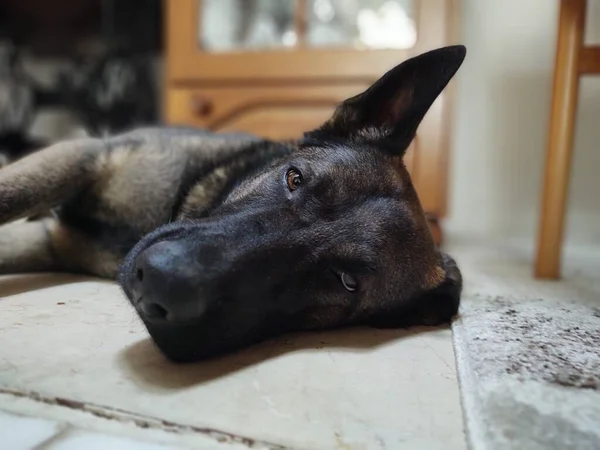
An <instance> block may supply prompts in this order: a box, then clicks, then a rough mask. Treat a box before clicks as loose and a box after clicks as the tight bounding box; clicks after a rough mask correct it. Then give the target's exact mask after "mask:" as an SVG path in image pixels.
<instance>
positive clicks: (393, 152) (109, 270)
mask: <svg viewBox="0 0 600 450" xmlns="http://www.w3.org/2000/svg"><path fill="white" fill-rule="evenodd" d="M465 55H466V49H465V47H464V46H450V47H444V48H439V49H436V50H431V51H429V52H426V53H423V54H421V55H418V56H415V57H413V58H410V59H407V60H405V61H404V62H402V63H400V64H399V65H397V66H396V67H394V68H392V69H391V70H390V71H388V72H387V73H385V74H384V75H383V76H382V77H381V78H380V79H379V80H378V81H377V82H375V83H374V84H373V85H371V87H369V88H368V89H367V90H365V91H364V92H363V93H361V94H358V95H356V96H354V97H352V98H349V99H347V100H345V101H344V102H342V103H341V104H339V105H338V106H337V108H336V109H335V111H334V113H333V115H332V117H331V118H330V119H329V120H328V121H327V122H325V123H324V124H323V125H321V126H320V127H318V128H317V129H314V130H312V131H308V132H306V133H304V135H303V137H302V138H300V139H299V140H297V141H290V142H274V141H270V140H266V139H262V138H259V137H255V136H252V135H247V134H243V133H238V134H235V133H232V134H219V133H212V132H210V131H207V130H194V129H191V128H186V127H155V128H143V129H137V130H133V131H128V132H125V133H123V134H120V135H118V136H115V137H110V138H106V139H94V138H86V139H78V140H72V141H66V142H60V143H57V144H54V145H51V146H49V147H46V148H44V149H42V150H41V151H39V152H36V153H33V154H31V155H28V156H26V157H24V158H23V159H20V160H18V161H16V162H14V163H12V164H10V165H8V166H6V167H4V168H2V169H1V170H0V196H1V197H0V224H3V225H2V227H0V273H2V274H10V273H25V272H44V271H66V272H72V273H83V274H91V275H94V276H99V277H105V278H113V279H116V280H117V281H118V283H119V284H120V286H121V287H122V290H123V292H124V294H125V296H126V297H127V299H128V300H129V302H130V303H131V305H132V306H133V308H134V309H135V311H136V312H137V315H138V316H139V318H140V319H141V321H142V322H143V323H144V325H145V327H146V329H147V331H148V333H149V335H150V336H151V337H152V339H153V341H154V342H155V344H156V345H157V347H158V348H159V349H160V351H161V352H162V353H163V354H164V355H165V356H166V358H168V359H170V360H172V361H176V362H191V361H198V360H201V359H204V358H209V357H213V356H216V355H219V354H223V353H226V352H231V351H234V350H237V349H241V348H242V347H244V346H248V345H250V344H253V343H257V342H259V341H261V340H265V339H267V338H270V337H274V336H276V335H279V334H283V333H287V332H301V331H305V330H316V329H331V328H336V327H342V326H351V325H366V326H373V327H409V326H413V325H439V324H444V323H448V322H449V321H451V320H452V318H453V317H454V316H455V315H456V313H457V311H458V307H459V303H460V295H461V289H462V276H461V272H460V270H459V268H458V267H457V264H456V262H455V261H454V260H453V259H452V258H451V257H450V256H448V255H447V254H445V253H443V252H442V251H440V249H438V248H437V246H436V245H435V244H434V241H433V239H432V236H431V233H430V231H429V228H428V224H427V221H426V218H425V215H424V211H423V208H422V206H421V204H420V201H419V199H418V196H417V194H416V192H415V190H414V188H413V185H412V183H411V179H410V176H409V174H408V172H407V170H406V168H405V167H404V165H403V163H402V157H403V154H404V152H405V151H406V149H407V147H408V146H409V144H410V143H411V141H412V140H413V138H414V136H415V133H416V131H417V128H418V126H419V124H420V122H421V120H422V119H423V117H424V115H425V114H426V113H427V111H428V110H429V108H430V107H431V105H432V103H433V102H434V101H435V100H436V98H437V97H438V96H439V95H440V93H441V92H442V91H443V90H444V88H445V87H446V85H447V83H448V82H449V81H450V80H451V79H452V78H453V76H454V74H455V73H456V72H457V71H458V69H459V67H460V66H461V64H462V62H463V60H464V58H465ZM46 211H52V216H48V215H44V213H45V212H46ZM31 217H37V219H36V220H17V219H27V218H31Z"/></svg>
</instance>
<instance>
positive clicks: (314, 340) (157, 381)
mask: <svg viewBox="0 0 600 450" xmlns="http://www.w3.org/2000/svg"><path fill="white" fill-rule="evenodd" d="M444 328H448V327H414V328H410V329H396V330H389V329H387V330H381V329H374V328H367V327H352V328H344V329H338V330H331V331H322V332H305V333H296V334H291V335H285V336H281V337H277V338H274V339H271V340H268V341H265V342H262V343H259V344H256V345H253V346H251V347H247V348H246V349H243V350H240V351H237V352H234V353H230V354H228V355H224V356H220V357H215V358H212V359H208V360H205V361H201V362H198V363H193V364H176V363H171V362H169V361H167V360H166V359H165V357H164V356H163V355H162V353H160V351H159V350H158V349H157V347H156V346H155V345H154V343H153V342H152V340H151V339H149V338H148V339H144V340H141V341H138V342H136V343H135V344H133V345H131V346H129V347H127V348H125V349H124V350H123V351H122V352H121V353H120V354H119V355H118V356H117V363H118V364H119V366H120V367H121V368H122V369H123V370H124V371H125V372H126V373H127V374H128V375H129V376H130V377H131V379H132V380H133V381H134V382H136V383H137V384H139V385H141V386H142V387H143V388H144V389H153V388H155V389H156V388H158V389H159V390H165V389H167V390H169V389H183V388H186V387H191V386H194V385H198V384H203V383H207V382H210V381H212V380H215V379H217V378H221V377H224V376H227V375H230V374H233V373H235V372H238V371H240V370H243V369H247V368H249V367H252V366H255V365H257V364H260V363H261V362H263V361H267V360H271V359H276V358H278V357H281V356H284V355H286V354H289V353H293V352H296V351H314V352H329V351H331V350H336V351H337V352H339V351H342V352H343V351H348V352H352V353H357V352H364V351H369V350H372V349H375V348H377V347H380V346H383V345H386V344H389V343H391V342H393V341H396V340H398V339H407V338H410V337H411V336H414V335H417V334H420V333H427V332H432V331H440V330H441V329H444Z"/></svg>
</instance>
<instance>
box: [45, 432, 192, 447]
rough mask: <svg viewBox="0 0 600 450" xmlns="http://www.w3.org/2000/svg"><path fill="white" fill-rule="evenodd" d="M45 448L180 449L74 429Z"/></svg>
mask: <svg viewBox="0 0 600 450" xmlns="http://www.w3.org/2000/svg"><path fill="white" fill-rule="evenodd" d="M44 450H180V449H176V448H175V447H167V446H164V445H159V444H153V443H147V442H141V441H136V440H133V439H127V438H124V437H119V436H108V435H105V434H99V433H89V432H84V431H73V432H70V433H68V434H67V435H66V436H64V437H62V438H61V439H59V440H57V441H55V442H52V443H51V445H49V446H47V447H46V448H45V449H44Z"/></svg>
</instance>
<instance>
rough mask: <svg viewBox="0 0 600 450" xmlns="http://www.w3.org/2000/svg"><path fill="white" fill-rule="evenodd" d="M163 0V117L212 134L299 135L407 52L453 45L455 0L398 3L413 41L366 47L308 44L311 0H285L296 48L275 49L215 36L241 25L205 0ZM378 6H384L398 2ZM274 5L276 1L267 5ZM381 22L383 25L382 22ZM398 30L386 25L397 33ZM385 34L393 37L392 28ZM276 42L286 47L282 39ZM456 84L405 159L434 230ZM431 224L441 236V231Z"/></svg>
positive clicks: (442, 201) (242, 13)
mask: <svg viewBox="0 0 600 450" xmlns="http://www.w3.org/2000/svg"><path fill="white" fill-rule="evenodd" d="M164 1H165V10H166V12H167V14H166V38H167V39H166V40H167V50H166V69H167V73H166V75H167V76H166V79H165V81H166V89H165V102H164V114H163V115H164V118H165V120H166V122H168V123H171V124H181V125H194V126H199V127H203V128H208V129H212V130H215V131H219V130H220V131H246V132H250V133H253V134H256V135H259V136H264V137H267V138H270V139H295V138H298V137H300V136H301V135H302V133H303V132H305V131H308V130H310V129H313V128H315V127H317V126H319V125H320V124H321V123H323V122H324V121H325V120H326V119H327V118H328V117H329V116H330V115H331V113H332V112H333V109H334V108H335V106H336V105H337V104H339V103H340V102H341V101H343V100H345V99H346V98H349V97H351V96H353V95H355V94H357V93H359V92H362V91H363V90H364V89H366V88H367V87H368V86H370V85H371V84H372V83H373V82H374V81H376V80H377V79H378V78H379V77H381V76H382V75H383V74H384V73H385V72H386V71H387V70H388V69H390V68H392V67H394V66H395V65H397V64H399V63H400V62H402V61H403V60H405V59H407V58H408V57H411V56H414V55H417V54H420V53H423V52H426V51H428V50H431V49H434V48H438V47H443V46H445V45H451V44H456V43H458V42H457V40H456V38H457V30H458V21H457V20H458V19H457V18H458V16H459V14H458V6H459V5H458V2H459V0H406V1H405V3H402V2H404V0H399V1H398V2H397V3H396V5H400V4H401V3H402V4H406V5H408V4H410V5H411V6H410V8H408V9H405V10H404V12H405V13H406V14H407V16H406V17H407V18H408V20H409V21H411V23H410V26H409V27H412V26H414V41H411V42H410V45H407V46H405V47H406V48H403V47H402V45H399V46H397V47H398V48H395V49H390V48H387V49H386V48H364V46H363V47H361V46H360V45H354V44H353V43H352V40H350V41H349V40H346V41H344V42H346V44H344V45H329V44H327V45H314V42H313V41H314V39H313V38H314V36H312V37H311V36H310V33H309V32H308V31H307V30H308V29H309V28H310V23H309V22H308V21H307V20H310V19H309V18H307V14H308V12H307V11H308V10H307V9H306V5H311V4H313V3H311V0H285V1H286V2H288V3H289V4H294V5H295V7H296V9H295V13H294V16H293V19H294V21H295V22H294V23H295V25H294V27H295V28H294V29H295V33H296V36H295V38H294V42H293V44H292V45H289V46H288V47H286V45H288V44H287V43H285V42H283V40H281V42H279V41H278V42H279V43H278V45H266V46H264V47H262V48H261V47H260V46H258V48H256V47H253V46H252V45H248V46H246V44H247V41H245V40H244V39H245V38H240V36H238V35H237V34H236V35H235V36H234V39H233V41H231V42H229V41H227V42H223V41H221V39H223V36H224V35H223V33H222V31H223V30H222V29H220V27H221V26H223V27H227V28H228V29H229V32H231V30H232V29H233V30H237V28H236V26H237V25H235V24H234V23H232V20H233V19H232V18H231V17H229V16H227V15H223V14H222V12H221V13H220V16H219V17H218V20H213V18H209V19H206V17H205V18H204V19H206V20H204V21H203V19H202V18H201V13H203V11H204V10H203V9H202V5H203V3H202V2H205V1H207V0H164ZM242 1H243V2H242ZM271 1H272V2H278V1H280V0H271ZM360 1H362V2H363V3H361V5H362V6H361V8H362V7H364V6H365V5H367V4H371V3H369V2H370V0H360ZM211 2H212V3H211V5H213V6H214V5H217V6H218V7H221V8H223V7H224V6H223V5H224V4H225V3H227V4H228V5H232V4H235V5H237V6H235V7H234V12H235V13H236V14H237V16H238V18H239V17H243V18H246V19H247V16H246V13H247V11H246V9H247V8H249V6H248V5H249V4H250V3H246V0H239V1H237V2H232V1H230V0H227V1H226V2H223V1H221V0H218V1H217V0H211ZM267 3H268V2H267ZM383 3H386V5H387V6H386V8H389V7H390V6H389V5H391V4H392V3H394V2H383ZM383 3H382V5H383ZM261 4H262V3H261ZM206 5H208V3H206V4H205V6H206ZM273 5H276V4H275V3H273V4H271V5H270V6H273ZM277 5H280V4H277ZM263 6H264V4H263ZM236 8H237V9H236ZM302 8H304V9H302ZM400 8H402V6H400ZM250 9H251V8H250ZM302 11H305V12H304V13H302ZM398 11H399V10H398V9H397V10H396V12H398ZM313 12H314V11H313ZM371 12H373V10H372V11H371ZM288 13H289V11H288ZM380 13H381V14H383V15H385V14H388V13H383V12H382V11H381V10H378V12H377V14H380ZM377 14H375V15H377ZM288 16H289V14H288ZM286 17H287V16H286ZM374 17H375V16H374V15H373V14H371V19H370V20H381V18H380V19H374ZM396 17H397V16H396ZM355 19H357V17H355ZM363 19H364V17H363ZM286 20H287V22H286V24H287V25H286V27H287V28H286V30H287V31H290V30H288V28H290V27H291V25H290V23H291V22H290V21H291V19H290V17H287V19H286ZM357 20H358V19H357ZM390 20H391V19H390ZM247 21H248V20H246V22H247ZM201 23H208V24H209V27H210V29H211V30H212V31H210V33H212V34H210V33H209V34H210V39H212V41H211V43H210V45H208V47H210V48H207V49H204V48H202V41H203V38H202V37H200V36H202V35H203V34H202V33H203V30H202V29H201V26H202V25H201ZM388 26H389V23H388ZM242 28H244V27H242ZM382 28H385V26H383V24H382ZM396 28H397V27H396V26H395V25H394V26H392V29H393V30H394V31H397V29H396ZM290 29H291V28H290ZM238 31H240V30H238ZM246 31H247V30H241V31H240V32H241V33H242V34H244V33H245V32H246ZM371 31H372V32H374V35H373V36H372V37H374V38H375V39H380V38H382V37H384V36H383V34H385V33H384V31H385V30H383V29H381V30H380V27H379V25H376V26H371ZM236 33H237V31H236ZM307 33H308V34H307ZM234 34H235V33H234ZM375 35H378V36H379V38H377V36H375ZM244 36H245V35H244ZM282 36H283V35H281V36H279V37H278V38H276V39H279V38H282ZM385 36H387V37H386V39H387V38H389V36H388V34H386V35H385ZM230 37H231V36H230ZM288 37H289V36H288ZM236 39H237V40H236ZM232 42H233V43H232ZM240 42H241V44H240ZM271 43H272V42H271ZM282 43H283V44H285V45H279V44H282ZM267 44H269V42H267ZM211 46H212V47H211ZM215 47H217V48H216V49H215ZM401 47H402V48H401ZM453 84H454V82H451V83H450V85H449V86H448V87H447V88H446V90H445V91H444V92H443V93H442V95H441V96H440V97H439V98H438V99H437V101H436V102H435V103H434V105H433V107H432V108H431V109H430V110H429V112H428V114H427V115H426V117H425V119H424V120H423V122H422V123H421V126H420V127H419V130H418V133H417V138H416V139H415V141H414V142H413V143H412V144H411V146H410V148H409V150H408V152H407V154H406V156H405V165H406V166H407V168H408V170H409V172H410V173H411V176H412V179H413V184H414V186H415V188H416V190H417V192H418V194H419V197H420V199H421V203H422V204H423V207H424V209H425V211H426V212H427V213H428V214H429V215H430V216H431V217H432V220H433V222H432V223H433V224H434V225H435V226H436V227H437V222H435V219H436V218H439V217H443V216H444V215H445V213H446V189H447V180H446V177H447V160H448V152H449V145H448V142H449V140H450V118H449V115H450V114H451V108H450V106H451V97H452V89H453ZM436 230H437V231H435V230H434V231H435V232H436V234H439V233H440V230H439V228H436ZM440 239H441V238H440ZM437 240H438V241H439V239H437Z"/></svg>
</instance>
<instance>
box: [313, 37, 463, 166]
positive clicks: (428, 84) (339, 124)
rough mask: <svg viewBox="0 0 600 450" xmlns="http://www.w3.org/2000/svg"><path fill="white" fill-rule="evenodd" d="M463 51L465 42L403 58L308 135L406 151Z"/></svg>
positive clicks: (392, 150)
mask: <svg viewBox="0 0 600 450" xmlns="http://www.w3.org/2000/svg"><path fill="white" fill-rule="evenodd" d="M465 55H466V48H465V47H464V46H462V45H457V46H451V47H444V48H440V49H437V50H432V51H429V52H427V53H423V54H421V55H419V56H416V57H414V58H411V59H408V60H406V61H404V62H403V63H401V64H399V65H398V66H396V67H394V68H393V69H391V70H390V71H389V72H387V73H386V74H385V75H384V76H383V77H381V78H380V79H379V80H378V81H377V82H375V84H373V85H372V86H371V87H370V88H369V89H367V90H366V91H364V92H363V93H361V94H358V95H357V96H355V97H352V98H349V99H348V100H346V101H344V102H343V103H341V104H340V105H339V106H338V107H337V108H336V110H335V112H334V114H333V116H332V117H331V119H329V120H328V121H327V122H326V123H325V124H324V125H322V126H321V127H320V128H318V129H316V130H314V131H312V132H309V133H306V135H305V137H306V138H307V139H311V138H315V139H319V140H326V139H327V137H329V138H336V139H340V138H341V139H349V140H353V141H363V142H365V141H366V142H372V143H375V144H377V145H379V146H381V147H383V148H385V149H386V150H388V151H390V152H392V153H395V154H402V153H403V152H404V151H405V150H406V148H407V147H408V145H409V144H410V142H411V141H412V139H413V138H414V136H415V133H416V131H417V127H418V126H419V124H420V123H421V120H422V119H423V117H424V116H425V113H427V111H428V110H429V108H430V107H431V105H432V104H433V102H434V101H435V99H436V98H437V97H438V96H439V95H440V93H441V92H442V90H443V89H444V88H445V87H446V85H447V84H448V82H449V81H450V80H451V79H452V77H453V76H454V74H455V73H456V71H457V70H458V69H459V67H460V66H461V64H462V62H463V60H464V58H465Z"/></svg>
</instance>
